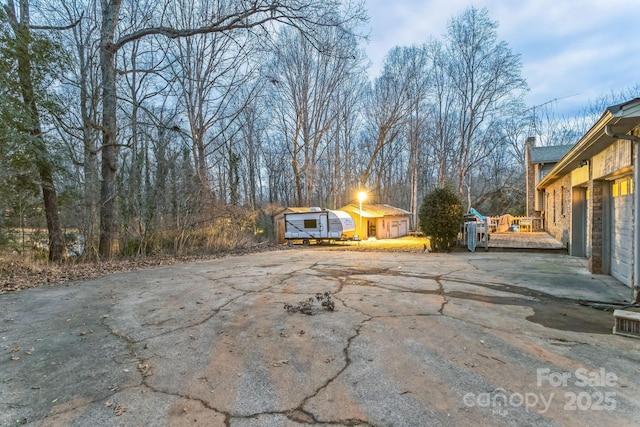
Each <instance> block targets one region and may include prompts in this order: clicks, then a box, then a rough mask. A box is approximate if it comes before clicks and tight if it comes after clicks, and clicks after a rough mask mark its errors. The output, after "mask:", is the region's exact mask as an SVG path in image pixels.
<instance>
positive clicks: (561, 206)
mask: <svg viewBox="0 0 640 427" xmlns="http://www.w3.org/2000/svg"><path fill="white" fill-rule="evenodd" d="M560 215H562V216H564V187H560Z"/></svg>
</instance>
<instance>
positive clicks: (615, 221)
mask: <svg viewBox="0 0 640 427" xmlns="http://www.w3.org/2000/svg"><path fill="white" fill-rule="evenodd" d="M612 186H613V188H612V189H611V195H612V198H613V202H612V204H611V205H612V207H613V212H612V215H611V218H612V224H611V231H612V242H611V275H612V276H613V277H615V278H616V279H618V280H619V281H621V282H622V283H624V284H625V285H627V286H631V267H632V265H633V253H632V247H633V244H632V239H633V229H632V223H633V211H632V206H633V197H632V195H631V191H632V185H631V180H630V179H629V178H625V179H620V180H617V181H616V182H614V183H613V184H612Z"/></svg>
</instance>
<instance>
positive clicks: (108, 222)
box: [98, 0, 120, 259]
mask: <svg viewBox="0 0 640 427" xmlns="http://www.w3.org/2000/svg"><path fill="white" fill-rule="evenodd" d="M119 10H120V0H102V30H101V34H100V70H101V73H102V183H101V186H100V200H101V206H100V246H99V249H98V251H99V253H100V256H101V257H102V258H107V259H108V258H112V257H113V256H114V255H116V254H118V252H119V250H120V248H119V235H118V224H117V199H116V190H117V189H116V176H117V171H118V151H119V150H118V144H117V140H116V136H117V135H116V134H117V122H116V107H117V104H116V102H117V99H116V69H115V48H114V45H113V39H114V32H115V27H116V25H117V17H118V14H119Z"/></svg>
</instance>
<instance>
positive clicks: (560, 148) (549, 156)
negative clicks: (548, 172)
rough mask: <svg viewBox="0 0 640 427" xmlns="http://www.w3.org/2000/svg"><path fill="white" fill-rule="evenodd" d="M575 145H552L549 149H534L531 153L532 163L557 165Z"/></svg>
mask: <svg viewBox="0 0 640 427" xmlns="http://www.w3.org/2000/svg"><path fill="white" fill-rule="evenodd" d="M572 148H573V145H552V146H549V147H533V148H531V150H530V151H529V159H530V160H531V163H557V162H558V161H559V160H560V159H561V158H563V157H564V156H565V155H566V154H567V153H568V152H569V150H571V149H572Z"/></svg>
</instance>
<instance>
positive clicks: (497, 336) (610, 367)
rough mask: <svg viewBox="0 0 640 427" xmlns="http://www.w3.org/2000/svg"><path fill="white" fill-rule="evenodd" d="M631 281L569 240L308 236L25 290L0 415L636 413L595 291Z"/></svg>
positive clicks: (330, 421)
mask: <svg viewBox="0 0 640 427" xmlns="http://www.w3.org/2000/svg"><path fill="white" fill-rule="evenodd" d="M629 298H630V291H629V289H628V288H626V287H625V286H623V285H621V284H620V283H619V282H617V281H615V280H614V279H612V278H611V277H609V276H600V275H592V274H590V273H588V272H587V270H586V268H585V264H584V261H583V260H580V259H577V258H572V257H569V256H567V255H564V254H545V253H535V254H529V253H492V252H476V253H464V252H461V253H452V254H434V253H430V254H425V253H418V252H413V253H407V252H393V253H389V252H364V251H363V252H360V251H335V250H334V251H324V250H321V249H320V248H313V247H308V248H302V247H294V248H292V249H285V250H276V251H271V252H263V253H258V254H252V255H244V256H236V257H228V258H223V259H216V260H211V261H202V262H195V263H189V264H181V265H177V266H171V267H162V268H154V269H148V270H140V271H134V272H128V273H118V274H112V275H109V276H105V277H103V278H99V279H95V280H90V281H83V282H74V283H67V284H63V285H56V286H46V287H40V288H35V289H26V290H22V291H19V292H14V293H8V294H4V295H0V350H1V353H0V425H2V426H16V425H34V426H63V425H64V426H66V425H71V426H147V425H151V426H187V425H188V426H234V427H235V426H308V425H344V426H427V425H434V426H437V425H445V426H465V425H469V426H471V425H473V426H478V425H487V426H489V425H490V426H496V425H498V426H500V425H504V426H510V425H512V426H526V425H532V426H533V425H535V426H555V425H567V426H571V425H575V426H606V425H615V426H632V425H639V424H640V385H639V384H640V364H639V363H638V362H639V357H638V354H640V340H638V339H634V338H628V337H622V336H619V335H613V334H612V333H611V329H612V326H613V317H612V313H611V311H605V310H602V309H595V308H593V306H598V307H602V306H603V305H607V304H608V305H612V306H617V305H620V304H623V303H624V302H625V300H628V299H629ZM310 299H311V300H310ZM580 301H582V304H581V303H580ZM323 303H324V305H323Z"/></svg>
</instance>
